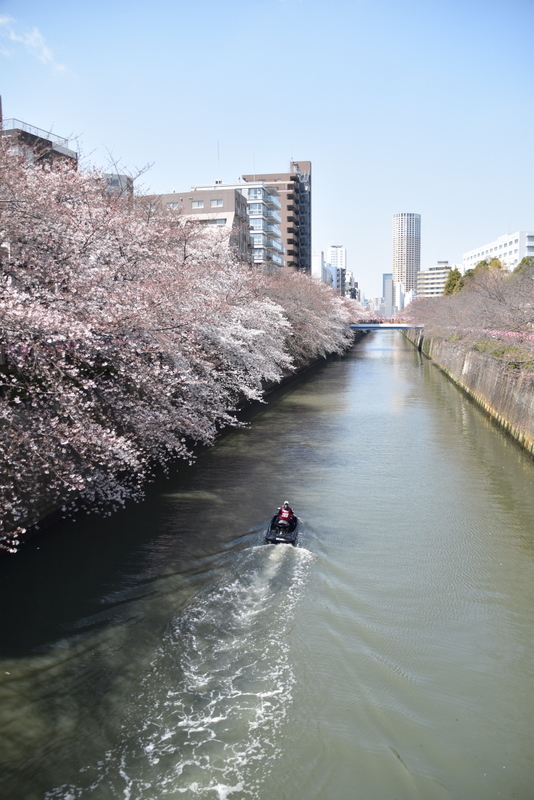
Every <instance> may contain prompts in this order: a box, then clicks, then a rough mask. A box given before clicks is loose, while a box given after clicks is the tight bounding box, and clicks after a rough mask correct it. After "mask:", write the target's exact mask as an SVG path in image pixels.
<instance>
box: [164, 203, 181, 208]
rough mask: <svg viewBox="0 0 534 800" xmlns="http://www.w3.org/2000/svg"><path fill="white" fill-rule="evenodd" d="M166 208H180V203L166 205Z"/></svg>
mask: <svg viewBox="0 0 534 800" xmlns="http://www.w3.org/2000/svg"><path fill="white" fill-rule="evenodd" d="M167 208H180V203H167Z"/></svg>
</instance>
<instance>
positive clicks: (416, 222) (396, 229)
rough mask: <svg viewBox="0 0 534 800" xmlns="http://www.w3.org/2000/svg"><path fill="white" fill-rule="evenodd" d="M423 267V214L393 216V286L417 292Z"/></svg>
mask: <svg viewBox="0 0 534 800" xmlns="http://www.w3.org/2000/svg"><path fill="white" fill-rule="evenodd" d="M420 267H421V214H407V213H405V214H393V284H395V283H402V285H403V286H404V290H405V292H409V291H410V290H411V289H413V290H415V289H416V286H417V273H418V272H419V269H420Z"/></svg>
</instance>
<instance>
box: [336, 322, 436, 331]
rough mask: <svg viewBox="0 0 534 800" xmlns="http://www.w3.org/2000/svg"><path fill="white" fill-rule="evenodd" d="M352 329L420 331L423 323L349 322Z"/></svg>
mask: <svg viewBox="0 0 534 800" xmlns="http://www.w3.org/2000/svg"><path fill="white" fill-rule="evenodd" d="M349 327H350V328H351V330H353V331H408V330H412V329H414V328H415V330H417V331H422V330H423V328H424V325H408V324H407V323H406V322H351V323H350V326H349Z"/></svg>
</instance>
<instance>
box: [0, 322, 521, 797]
mask: <svg viewBox="0 0 534 800" xmlns="http://www.w3.org/2000/svg"><path fill="white" fill-rule="evenodd" d="M248 421H249V422H250V425H249V427H247V428H243V429H240V430H236V431H232V432H230V433H228V434H226V435H224V436H223V437H222V439H221V441H220V442H219V443H218V444H217V446H216V447H215V448H212V449H210V450H204V451H202V452H201V453H200V456H199V459H198V463H197V464H196V465H195V466H194V467H192V468H186V467H180V468H179V469H178V471H177V472H176V474H173V475H172V476H171V477H170V478H169V479H164V478H162V479H160V480H159V479H158V481H157V482H156V483H155V484H154V485H153V486H151V487H150V489H149V493H148V497H147V500H146V502H144V503H142V504H140V505H131V506H128V507H127V508H125V509H124V510H122V511H121V512H119V513H117V514H115V515H113V516H111V517H109V518H105V519H101V518H95V517H93V516H87V517H84V518H83V519H78V520H76V521H75V522H65V523H62V524H61V525H59V526H58V527H57V528H55V529H54V530H53V531H50V532H48V533H47V534H46V535H45V536H43V537H42V538H40V539H35V540H33V542H31V543H30V544H29V545H28V546H27V547H26V548H25V549H24V550H23V551H22V552H21V553H20V554H18V555H17V556H15V557H14V558H9V559H8V558H5V559H3V560H2V561H1V562H0V579H1V582H2V583H1V591H2V599H3V602H2V608H3V613H2V623H1V624H2V638H1V659H0V731H1V733H0V753H1V755H0V760H1V765H0V766H1V775H2V788H1V789H0V796H1V797H2V798H5V800H52V799H53V798H54V800H56V799H57V800H60V799H61V800H75V799H77V798H84V799H85V798H88V799H91V800H93V799H94V800H115V799H116V798H124V800H160V799H163V798H165V799H167V798H169V799H172V800H178V799H179V798H186V799H189V798H191V799H193V798H207V799H211V798H214V799H215V800H217V799H219V800H223V798H224V799H226V798H231V800H245V798H254V800H273V798H276V800H286V799H287V800H418V799H419V800H446V799H448V800H450V799H454V800H497V799H498V798H501V799H502V800H504V799H505V798H516V800H531V798H532V797H534V776H533V766H532V755H533V737H532V730H533V728H532V722H533V700H532V698H533V691H532V690H533V670H532V600H533V596H532V586H533V581H532V578H533V555H534V522H533V521H534V462H533V461H532V460H531V459H529V458H528V457H527V456H526V455H525V454H524V453H522V452H521V451H520V450H519V449H518V448H517V447H516V446H515V444H514V443H513V442H512V441H511V440H510V439H508V438H507V437H506V436H505V435H503V434H502V433H501V432H500V431H499V430H498V429H496V428H495V427H494V426H493V425H492V424H491V422H490V421H489V420H488V419H487V418H486V417H485V416H484V415H483V414H482V413H481V412H480V411H479V410H478V409H477V408H476V407H475V406H474V405H473V404H472V403H471V402H470V401H469V400H468V399H467V398H466V397H464V396H463V395H462V394H461V393H460V392H459V391H458V389H457V388H456V387H455V386H453V385H452V384H451V383H450V382H449V381H448V380H447V379H446V378H445V377H444V376H443V375H442V374H440V373H439V372H438V370H437V369H436V368H435V367H433V366H432V365H431V364H430V363H429V362H427V361H424V360H422V358H421V356H420V355H419V353H417V351H416V350H415V349H414V348H413V347H412V345H411V344H409V343H408V342H406V341H405V340H404V339H403V337H402V335H401V334H399V333H398V332H391V333H386V332H380V333H376V334H372V335H370V336H368V337H367V338H366V339H365V340H364V341H362V342H360V343H359V344H357V345H356V346H355V347H354V348H353V350H352V351H351V352H350V353H349V354H348V355H347V356H346V357H343V358H339V359H338V360H335V361H332V362H329V363H327V364H325V365H324V366H322V367H320V368H317V369H315V370H314V371H312V372H310V373H308V374H307V375H306V376H305V377H304V378H302V379H300V380H299V381H296V382H295V383H293V384H292V385H291V386H290V387H286V388H285V389H284V390H280V391H279V392H278V393H276V394H275V395H273V396H272V397H271V398H270V399H269V402H268V403H267V404H266V405H264V406H261V407H260V408H256V409H254V410H251V411H250V412H249V415H248ZM286 499H288V500H289V501H290V503H291V504H292V505H293V507H294V508H295V510H296V512H297V513H298V515H299V517H300V519H301V533H300V535H299V543H298V546H297V547H291V546H286V545H280V546H272V545H264V544H263V537H264V532H265V529H266V527H267V523H268V520H269V518H270V516H271V514H272V513H273V511H274V509H275V507H276V506H277V505H279V504H280V503H281V502H283V501H284V500H286Z"/></svg>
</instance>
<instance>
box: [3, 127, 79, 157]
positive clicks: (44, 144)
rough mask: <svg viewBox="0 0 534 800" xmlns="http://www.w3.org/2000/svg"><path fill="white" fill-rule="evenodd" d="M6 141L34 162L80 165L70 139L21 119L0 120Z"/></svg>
mask: <svg viewBox="0 0 534 800" xmlns="http://www.w3.org/2000/svg"><path fill="white" fill-rule="evenodd" d="M0 123H1V124H0V127H1V130H0V135H1V136H2V139H3V140H4V142H6V143H7V145H8V146H9V147H11V148H13V149H14V150H15V151H16V152H18V153H20V154H21V155H23V156H24V157H25V158H26V159H28V161H30V162H32V163H39V162H48V163H50V162H52V163H54V162H55V163H63V164H69V165H71V166H72V167H73V168H74V169H77V167H78V153H77V152H76V151H75V150H71V149H70V148H69V147H68V144H69V140H68V139H66V138H65V137H63V136H57V135H56V134H55V133H52V132H51V131H45V130H43V129H42V128H36V127H35V125H28V123H26V122H22V121H21V120H20V119H4V120H0Z"/></svg>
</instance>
